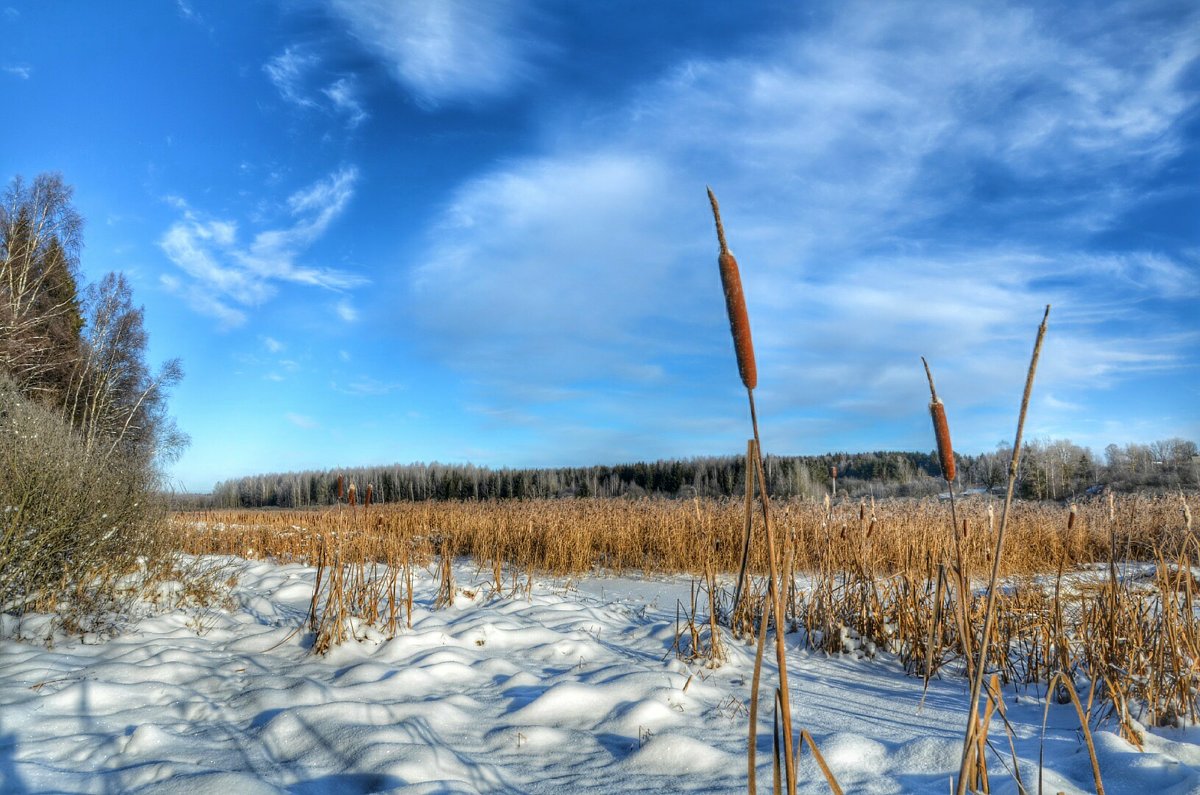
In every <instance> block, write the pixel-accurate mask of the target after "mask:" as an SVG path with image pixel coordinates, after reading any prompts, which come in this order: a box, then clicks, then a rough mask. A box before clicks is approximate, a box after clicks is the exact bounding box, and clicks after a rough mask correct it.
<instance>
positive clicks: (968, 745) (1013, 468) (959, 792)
mask: <svg viewBox="0 0 1200 795" xmlns="http://www.w3.org/2000/svg"><path fill="white" fill-rule="evenodd" d="M1049 319H1050V305H1049V304H1047V305H1046V312H1045V314H1044V315H1042V324H1041V325H1040V326H1039V327H1038V332H1037V339H1036V340H1035V341H1034V343H1033V356H1032V357H1031V358H1030V360H1029V372H1028V373H1027V374H1026V376H1025V392H1024V393H1023V394H1022V396H1021V411H1020V414H1019V415H1018V417H1017V435H1016V440H1015V441H1014V442H1013V450H1012V460H1010V461H1009V464H1008V489H1007V490H1006V491H1005V494H1004V509H1003V510H1002V511H1001V512H1000V530H999V531H998V532H997V533H996V549H995V552H994V553H993V555H992V574H991V577H990V578H989V579H988V588H987V606H986V607H985V608H984V613H983V636H982V637H981V638H980V639H979V654H978V657H977V659H976V663H975V671H974V673H975V676H974V677H973V678H972V679H971V705H970V708H969V709H968V710H967V730H966V733H965V736H964V737H963V750H962V759H961V760H960V762H959V767H958V787H957V789H956V790H955V792H956V795H964V793H965V792H966V791H967V786H968V776H969V775H970V773H971V771H972V770H973V769H974V767H975V764H977V762H978V760H976V759H975V737H976V731H977V730H978V725H977V721H978V719H979V693H980V691H981V690H982V689H983V673H984V669H985V668H986V667H987V665H986V663H987V652H988V642H989V640H990V639H991V635H992V624H993V622H994V620H995V615H996V590H997V588H996V585H997V583H998V581H999V579H1000V557H1001V555H1002V554H1003V552H1004V533H1005V531H1006V530H1007V529H1008V511H1009V508H1010V507H1011V506H1012V498H1013V489H1014V487H1015V486H1016V483H1017V468H1018V466H1019V464H1020V461H1021V436H1022V434H1023V433H1024V430H1025V415H1026V413H1027V412H1028V411H1029V397H1030V395H1031V394H1032V393H1033V377H1034V375H1035V374H1036V373H1037V363H1038V357H1039V356H1040V355H1041V352H1042V341H1043V340H1044V339H1045V338H1046V324H1047V322H1048V321H1049ZM970 780H974V777H973V776H971V777H970Z"/></svg>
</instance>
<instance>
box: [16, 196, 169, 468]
mask: <svg viewBox="0 0 1200 795" xmlns="http://www.w3.org/2000/svg"><path fill="white" fill-rule="evenodd" d="M71 196H72V189H71V187H70V186H69V185H67V184H66V183H65V182H63V178H62V176H61V175H58V174H42V175H39V176H38V177H36V178H35V179H34V180H33V181H32V182H28V183H27V182H25V181H24V180H23V179H22V178H21V177H16V178H14V179H13V180H12V182H11V183H10V184H9V186H8V189H7V190H6V192H5V194H4V197H3V202H2V203H0V372H3V373H5V374H6V375H7V376H8V377H9V378H10V379H11V380H12V382H13V383H14V384H15V386H16V389H17V390H18V391H19V392H20V394H22V395H24V396H25V397H26V398H28V399H29V400H31V401H34V402H35V403H37V404H38V405H40V406H42V407H44V408H47V409H49V410H50V411H52V412H54V413H57V414H58V415H59V417H61V419H62V421H63V422H65V423H67V424H68V425H70V426H71V427H73V428H74V429H75V430H76V431H77V433H78V434H79V436H80V438H81V439H82V440H83V444H84V447H85V449H86V450H87V451H88V452H89V454H90V453H91V452H97V453H99V454H101V455H103V456H120V457H121V458H123V459H125V460H129V459H137V460H138V462H139V463H141V464H145V465H150V464H151V463H152V462H153V461H155V460H164V459H168V458H170V457H171V456H172V455H174V454H177V453H178V452H179V451H180V450H181V449H182V447H183V446H184V445H185V444H186V442H187V438H186V436H185V435H184V434H182V433H181V432H180V431H179V430H178V428H177V427H176V426H175V424H174V422H173V421H172V419H171V418H170V417H169V416H168V415H167V397H168V393H169V391H170V389H171V387H173V386H174V385H175V384H176V383H178V381H179V379H180V378H181V377H182V369H181V367H180V363H179V360H178V359H172V360H170V361H167V362H165V363H164V364H163V365H162V366H161V367H160V368H159V369H158V370H156V371H152V370H151V369H150V367H149V366H148V364H147V363H146V347H147V343H148V340H147V336H146V331H145V328H144V325H143V320H144V317H143V315H144V313H143V310H142V308H141V307H140V306H137V305H135V304H134V302H133V291H132V288H131V287H130V285H129V282H128V280H127V279H126V278H125V276H124V275H123V274H121V273H118V272H110V273H108V274H106V275H105V276H104V277H102V278H101V279H100V281H98V282H96V283H94V284H90V285H87V286H84V287H81V286H80V284H79V279H80V271H79V265H80V252H81V250H82V248H83V218H82V217H81V216H80V215H79V213H78V212H77V211H76V210H75V208H74V207H73V205H72V204H71Z"/></svg>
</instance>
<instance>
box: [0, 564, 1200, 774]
mask: <svg viewBox="0 0 1200 795" xmlns="http://www.w3.org/2000/svg"><path fill="white" fill-rule="evenodd" d="M206 563H208V564H211V565H222V566H227V567H229V569H230V571H231V572H233V573H236V574H237V577H238V584H237V585H236V586H235V587H234V589H233V591H232V601H231V603H230V605H229V608H230V609H218V608H206V609H199V608H189V609H179V610H174V611H171V612H167V613H159V614H156V615H155V614H151V615H147V616H146V617H143V618H141V619H139V620H137V621H135V622H133V623H132V624H130V625H128V626H125V627H123V628H121V631H120V632H119V634H117V635H116V637H113V638H111V639H108V640H104V641H102V642H101V641H97V640H96V639H89V640H88V642H80V640H79V639H78V638H74V639H71V638H62V637H60V638H57V639H55V641H54V642H53V644H52V645H51V646H49V647H48V646H47V645H46V644H45V642H44V640H45V633H46V626H47V620H46V619H44V618H38V617H34V618H32V619H29V618H27V619H26V621H25V622H24V623H23V624H22V625H21V627H20V632H21V634H22V635H23V636H24V637H25V638H26V640H12V639H11V635H12V633H13V630H14V626H13V625H12V623H11V621H10V622H9V624H8V625H7V626H6V627H4V629H5V630H6V632H5V634H6V635H7V636H9V639H7V640H3V641H0V792H4V793H32V792H97V793H116V792H121V793H123V792H137V793H150V792H156V793H157V792H164V793H165V792H180V793H188V795H201V794H202V793H219V794H220V795H243V794H244V795H253V793H277V792H292V793H358V792H363V793H365V792H381V791H401V792H414V793H422V792H424V793H434V792H439V793H441V792H449V793H476V792H481V793H482V792H508V793H516V792H543V793H573V792H647V791H657V792H671V791H692V792H739V791H745V779H746V770H745V764H746V763H745V759H746V755H745V742H746V727H747V717H746V711H745V702H746V699H747V698H748V697H749V691H750V685H749V679H750V673H751V669H752V664H753V649H752V648H750V647H746V646H743V645H740V644H737V643H734V642H732V641H730V642H729V643H728V644H727V650H728V653H729V660H728V661H727V662H726V663H725V664H724V665H723V666H721V667H720V668H718V669H715V670H705V669H701V668H689V667H687V666H685V665H684V664H683V663H681V662H679V661H677V660H676V659H675V657H674V655H672V654H670V653H669V652H670V648H671V645H672V643H673V641H674V639H675V616H676V599H683V600H685V601H686V597H687V594H688V580H687V579H685V578H684V579H680V578H674V579H673V578H665V577H658V578H652V579H646V580H638V579H635V578H609V577H600V576H596V577H590V578H586V579H583V580H578V581H573V582H567V581H561V580H560V581H551V580H547V581H543V582H541V583H537V582H535V584H534V587H533V589H532V594H531V598H530V599H528V600H526V599H524V598H520V597H518V598H495V599H491V600H486V599H485V597H484V594H486V593H487V591H488V589H487V588H486V587H485V586H482V585H480V587H474V586H473V583H475V582H476V581H482V580H483V579H485V578H486V577H487V575H486V574H484V573H478V572H476V570H475V568H474V566H472V565H471V564H469V563H468V562H465V561H464V562H461V563H460V564H459V565H458V566H457V570H456V580H457V583H458V585H459V587H460V588H461V589H466V590H469V591H473V592H474V596H473V597H469V596H467V595H466V594H463V593H460V596H459V598H458V600H457V602H456V604H455V605H454V606H453V607H451V608H449V609H445V610H439V611H436V612H435V611H432V610H430V609H429V607H430V605H431V604H432V603H433V600H434V596H435V592H436V588H437V581H436V579H435V578H434V577H433V576H432V575H423V576H422V577H421V579H420V581H419V582H418V584H417V609H416V610H415V614H414V621H413V627H412V629H410V630H404V631H403V632H401V633H400V634H399V635H397V636H396V637H395V638H392V639H390V640H388V639H386V638H384V637H382V636H380V635H379V634H377V633H374V632H373V631H370V630H367V631H364V632H362V633H360V634H362V635H363V636H364V638H363V640H361V641H359V642H353V641H352V642H350V643H348V644H346V645H344V646H342V647H340V648H337V649H335V650H334V651H332V652H331V653H330V654H329V655H328V656H326V657H324V658H320V657H314V656H312V655H310V654H308V653H307V646H308V644H309V642H310V640H311V639H310V638H309V637H306V636H305V635H304V634H303V633H299V632H296V631H295V630H296V628H297V627H298V626H300V625H301V623H302V622H303V619H304V617H305V614H306V612H307V609H308V600H309V598H310V596H311V593H312V583H313V570H312V569H311V568H307V567H304V566H299V565H275V564H269V563H258V562H247V561H242V560H238V559H219V560H216V559H211V560H208V561H206ZM39 638H40V639H41V642H39V641H38V639H39ZM789 655H790V656H789V665H790V677H791V681H792V688H793V694H794V695H793V704H794V706H795V725H796V727H797V730H799V729H800V728H806V729H808V730H809V731H810V732H811V733H812V734H813V736H814V737H815V739H816V741H817V744H818V746H819V747H820V749H821V750H822V752H823V753H824V755H825V757H826V760H827V761H828V762H829V765H830V767H831V768H832V769H833V771H834V773H835V775H836V776H837V778H838V780H839V782H840V783H841V785H842V787H843V788H844V789H845V791H846V792H847V793H908V792H913V793H920V792H929V793H945V792H947V791H948V788H949V782H950V779H951V776H952V774H953V773H954V772H956V771H957V767H958V754H959V750H960V746H961V734H962V729H963V726H964V724H965V721H966V685H965V682H963V681H960V680H957V679H947V680H942V681H935V682H933V683H932V684H931V686H930V691H929V695H928V697H927V699H926V701H925V703H924V705H923V706H921V704H920V696H921V685H920V682H919V680H915V679H912V678H908V677H905V676H904V674H903V672H902V670H901V669H900V668H899V666H898V665H897V663H896V662H895V661H894V660H892V659H890V658H888V657H887V656H880V657H879V658H877V659H875V660H865V659H856V658H854V657H851V656H842V657H827V656H825V655H823V654H813V653H807V652H804V651H802V650H800V649H799V648H798V642H797V641H795V640H793V642H792V643H791V650H790V652H789ZM770 656H771V655H768V657H770ZM769 673H770V669H768V674H769ZM767 681H768V682H771V681H774V677H773V676H771V677H770V678H768V680H767ZM764 692H766V691H764ZM1006 695H1007V707H1008V715H1009V719H1010V721H1011V722H1012V723H1013V725H1014V727H1015V730H1016V732H1017V746H1016V748H1017V753H1018V755H1019V757H1020V772H1021V776H1022V779H1023V781H1024V782H1025V784H1026V787H1027V789H1028V790H1029V791H1030V792H1037V790H1038V756H1039V750H1040V748H1041V743H1040V741H1039V735H1040V733H1041V720H1042V711H1043V706H1044V702H1043V701H1042V700H1041V698H1040V696H1041V694H1040V692H1035V691H1033V690H1030V691H1027V692H1021V693H1013V692H1008V693H1006ZM769 707H770V702H769V700H767V699H766V698H765V697H764V703H763V708H762V709H761V710H760V717H761V719H762V725H761V726H760V729H759V743H760V748H759V752H760V753H759V757H758V759H759V763H760V765H761V767H760V770H759V782H760V784H764V785H765V784H769V782H770V775H771V774H770V767H769V764H770V745H771V724H770V720H771V710H770V708H769ZM991 739H992V740H993V742H994V744H995V747H996V749H997V750H998V751H1000V752H1001V757H999V758H997V757H995V756H993V757H991V758H990V759H989V768H990V770H991V771H992V784H993V792H999V793H1014V792H1017V791H1018V789H1017V785H1016V782H1015V781H1014V779H1013V778H1012V777H1011V776H1010V775H1007V774H1006V773H1005V771H1004V765H1005V764H1010V763H1011V757H1010V755H1009V752H1008V743H1007V741H1006V740H1005V738H1004V731H1003V729H1002V727H1001V726H1000V725H999V722H998V721H997V724H996V725H994V726H993V729H992V732H991ZM1095 739H1096V745H1097V751H1098V754H1099V758H1100V764H1101V770H1102V772H1103V775H1104V784H1105V788H1106V791H1107V792H1109V793H1144V792H1155V793H1162V795H1173V794H1175V793H1179V794H1182V793H1200V730H1198V729H1195V728H1189V729H1155V730H1154V731H1153V732H1152V733H1151V732H1148V733H1147V744H1146V751H1145V752H1144V753H1139V752H1138V751H1137V750H1135V749H1134V748H1133V747H1132V746H1130V745H1129V744H1128V743H1126V742H1124V741H1123V740H1121V739H1119V738H1118V737H1117V736H1116V735H1115V734H1113V733H1112V732H1111V731H1109V730H1108V728H1102V729H1101V730H1100V731H1098V732H1097V733H1096V738H1095ZM1044 754H1045V771H1044V774H1043V788H1044V791H1046V792H1050V793H1055V792H1060V791H1061V792H1066V793H1079V792H1091V791H1093V789H1094V785H1093V783H1092V777H1091V772H1090V764H1089V761H1088V756H1087V752H1086V749H1085V747H1084V744H1083V742H1082V738H1081V736H1080V733H1079V730H1078V723H1077V719H1076V717H1075V713H1074V710H1073V709H1072V708H1071V707H1070V706H1069V705H1068V706H1060V705H1058V704H1054V705H1053V706H1051V708H1050V718H1049V728H1048V731H1047V734H1046V738H1045V743H1044ZM1001 759H1003V762H1002V761H1001ZM799 769H800V775H801V779H802V786H801V791H803V792H813V793H818V792H827V791H828V788H827V786H826V784H825V782H824V779H823V778H822V777H821V775H820V773H819V771H818V770H817V768H816V765H815V764H814V763H813V760H812V758H811V756H810V755H809V754H807V753H804V754H802V756H801V764H800V768H799Z"/></svg>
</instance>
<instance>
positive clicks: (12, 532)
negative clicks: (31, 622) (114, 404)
mask: <svg viewBox="0 0 1200 795" xmlns="http://www.w3.org/2000/svg"><path fill="white" fill-rule="evenodd" d="M156 487H157V483H156V476H155V472H154V470H153V469H151V468H150V467H149V466H147V465H146V464H145V463H144V461H143V460H136V459H135V460H127V459H124V458H122V457H120V456H116V455H102V454H101V453H100V452H99V451H96V450H95V449H90V450H89V449H88V447H87V446H86V445H85V443H84V442H83V440H82V439H81V438H80V436H79V434H78V433H77V432H76V431H74V430H73V429H72V428H70V427H69V426H68V425H67V424H65V423H64V422H63V421H62V420H61V419H60V418H59V417H58V416H56V415H55V414H54V413H52V412H51V411H49V410H48V409H46V408H44V407H42V406H40V405H37V404H35V403H33V402H31V401H30V400H28V399H26V398H25V397H23V396H22V395H21V394H20V392H19V390H18V388H17V386H16V385H15V384H14V383H13V381H12V380H11V379H9V378H8V377H7V376H5V375H0V511H2V512H3V513H2V517H3V518H0V612H4V613H9V614H15V615H21V614H23V613H25V612H26V611H29V610H31V609H32V610H38V611H55V612H57V613H58V618H59V620H60V625H61V626H62V627H63V628H65V629H67V630H68V631H71V630H78V631H86V630H87V629H88V627H89V626H94V624H95V622H96V620H97V619H100V618H102V617H103V616H105V615H111V614H112V613H114V612H120V611H121V610H122V609H123V608H124V607H125V606H127V604H128V603H129V600H130V599H131V598H132V597H133V596H134V595H135V594H136V590H135V589H131V581H130V579H129V575H131V574H133V573H136V572H140V573H141V576H142V578H143V579H144V577H145V575H146V574H147V573H153V572H155V571H156V570H157V569H158V568H160V567H161V566H162V565H163V564H164V563H165V562H166V560H167V558H168V555H169V553H170V549H171V547H172V546H173V544H172V543H171V539H170V538H168V537H167V535H166V532H165V528H166V524H165V522H163V521H162V517H163V504H162V500H161V498H159V497H158V496H157V490H156Z"/></svg>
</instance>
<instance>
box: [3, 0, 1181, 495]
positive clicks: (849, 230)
mask: <svg viewBox="0 0 1200 795" xmlns="http://www.w3.org/2000/svg"><path fill="white" fill-rule="evenodd" d="M0 41H3V42H4V43H3V46H2V47H0V96H3V97H4V105H5V113H4V116H5V122H4V124H3V125H0V177H3V179H4V180H6V181H7V180H8V179H9V178H11V177H12V176H14V175H16V174H21V175H24V176H25V177H27V178H28V177H32V176H33V175H35V174H37V173H39V172H42V171H60V172H62V173H63V175H64V177H65V178H66V180H67V181H68V182H69V183H71V184H72V185H74V186H75V190H76V193H75V200H76V205H77V207H78V209H79V210H80V211H81V212H82V213H83V215H84V216H85V217H86V219H87V228H86V231H85V242H86V248H85V250H84V253H83V269H84V274H85V276H86V277H88V278H89V279H97V278H99V277H100V276H101V275H102V274H103V273H105V272H107V271H109V270H122V271H124V272H126V273H127V274H128V276H129V277H130V279H131V281H132V283H133V285H134V290H135V298H136V300H137V301H139V302H141V303H143V304H144V305H145V309H146V325H147V328H148V331H149V333H150V336H151V351H150V355H151V358H152V359H153V360H154V361H160V360H163V359H166V358H168V357H173V356H179V357H181V358H182V360H183V364H184V368H185V371H186V373H187V375H186V378H185V380H184V382H183V383H182V384H181V385H180V386H179V387H178V388H177V390H176V392H175V394H174V397H173V399H172V401H171V406H172V413H173V414H174V415H175V416H176V418H177V420H178V423H179V425H180V426H181V427H182V429H183V430H185V431H186V432H187V433H189V434H190V435H191V437H192V445H191V447H190V448H189V450H188V451H187V452H186V453H185V454H184V456H183V457H182V458H181V459H180V460H179V461H178V462H177V463H176V464H175V465H174V466H173V468H172V475H173V478H174V482H175V484H176V486H177V487H180V488H186V489H190V490H207V489H208V488H210V487H211V486H212V484H213V483H214V482H216V481H217V480H220V479H224V478H228V477H233V476H238V475H242V474H250V473H255V472H267V471H285V470H294V469H303V468H327V467H334V466H341V465H351V464H370V463H380V464H382V463H391V462H403V463H407V462H412V461H433V460H438V461H443V462H467V461H470V462H473V463H475V464H480V465H486V466H494V467H499V466H557V465H586V464H595V463H618V462H625V461H631V460H643V459H651V460H652V459H657V458H670V457H687V456H692V455H707V454H726V453H737V452H739V451H740V450H742V449H744V439H745V438H746V436H747V435H748V433H749V425H748V415H747V410H746V401H745V392H744V390H743V389H742V387H741V384H740V382H739V381H738V377H737V369H736V365H735V362H734V357H733V349H732V344H731V342H730V340H729V336H728V325H727V322H726V319H725V316H724V302H723V299H722V296H721V292H720V283H719V279H718V274H717V268H716V254H717V247H716V240H715V235H714V232H713V226H712V220H711V216H710V214H709V208H708V204H707V199H706V196H705V190H704V188H705V185H706V184H707V185H711V186H712V187H713V189H714V190H715V191H716V193H717V196H718V197H719V199H720V201H721V206H722V212H723V215H724V219H725V225H726V229H727V232H728V236H729V241H730V246H731V248H732V249H733V251H734V252H735V253H736V254H737V256H738V259H739V262H740V263H741V268H742V278H743V281H744V284H745V288H746V295H747V302H748V306H749V310H750V317H751V324H752V327H753V331H754V336H755V342H756V345H757V353H758V370H759V387H758V389H757V390H756V399H757V401H758V406H759V416H760V421H761V424H762V431H763V444H764V447H765V448H766V449H768V450H769V451H772V452H777V453H789V454H790V453H819V452H825V451H833V450H873V449H919V450H926V449H930V448H931V447H932V444H933V443H932V439H931V434H930V428H929V420H928V414H927V411H926V402H927V400H928V392H927V387H926V384H925V380H924V373H923V371H922V369H921V363H920V358H919V357H920V356H922V355H924V356H926V357H928V358H929V360H930V363H931V365H932V366H933V368H934V373H935V376H936V378H937V381H938V389H939V393H940V394H941V396H942V397H943V399H944V400H945V402H946V403H947V410H948V414H949V417H950V422H951V427H952V430H953V431H954V436H955V440H956V447H957V448H958V449H959V450H962V451H966V452H980V451H984V450H991V449H993V448H994V447H995V446H996V444H997V443H998V442H1000V441H1002V440H1005V439H1011V437H1012V434H1013V430H1014V426H1015V417H1016V410H1017V407H1018V403H1019V397H1020V395H1019V393H1020V388H1021V384H1022V382H1023V379H1024V374H1025V367H1026V364H1027V362H1028V356H1029V352H1030V349H1031V346H1032V341H1033V337H1034V333H1035V330H1036V328H1037V325H1038V322H1039V321H1040V319H1041V314H1042V308H1043V306H1044V305H1045V304H1047V303H1050V304H1052V305H1053V307H1054V308H1053V310H1052V313H1051V323H1050V332H1049V335H1048V338H1047V342H1046V348H1045V351H1044V355H1043V362H1042V366H1041V368H1040V369H1039V373H1038V381H1037V385H1036V389H1035V399H1034V403H1033V406H1032V408H1031V413H1030V418H1029V426H1028V429H1027V434H1029V435H1031V436H1034V437H1053V438H1064V437H1065V438H1070V439H1071V440H1073V441H1075V442H1076V443H1078V444H1084V445H1089V446H1092V447H1093V448H1094V449H1096V450H1097V452H1099V451H1100V449H1101V448H1102V447H1103V446H1104V445H1105V444H1108V443H1110V442H1116V443H1126V442H1130V441H1152V440H1154V439H1159V438H1165V437H1170V436H1183V437H1185V438H1191V439H1200V411H1198V410H1197V408H1196V407H1197V406H1198V405H1200V369H1198V364H1200V361H1198V360H1200V356H1198V354H1200V320H1198V316H1200V315H1198V312H1197V306H1198V299H1200V7H1197V6H1196V4H1195V3H1193V2H1125V3H1108V2H1096V3H1088V2H1084V3H1079V2H1070V3H1046V2H1037V3H1030V4H1010V3H999V2H986V3H984V2H980V3H968V2H955V3H930V2H927V3H903V2H898V3H875V2H802V3H797V2H782V1H780V2H747V3H741V4H731V3H725V2H708V0H700V1H699V2H697V0H688V2H659V3H638V2H632V1H631V0H625V1H623V2H611V3H610V2H605V3H568V2H548V1H546V2H536V1H534V0H531V1H530V2H509V1H508V0H488V2H473V3H468V2H455V1H454V0H440V1H438V2H434V1H433V0H429V1H428V2H387V1H386V0H307V1H302V2H286V3H285V2H279V3H274V2H266V1H265V0H264V1H263V2H254V3H225V2H204V0H177V1H176V2H170V1H169V0H162V1H161V2H153V3H152V2H144V3H89V2H62V3H44V2H14V0H8V2H5V0H0Z"/></svg>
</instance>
